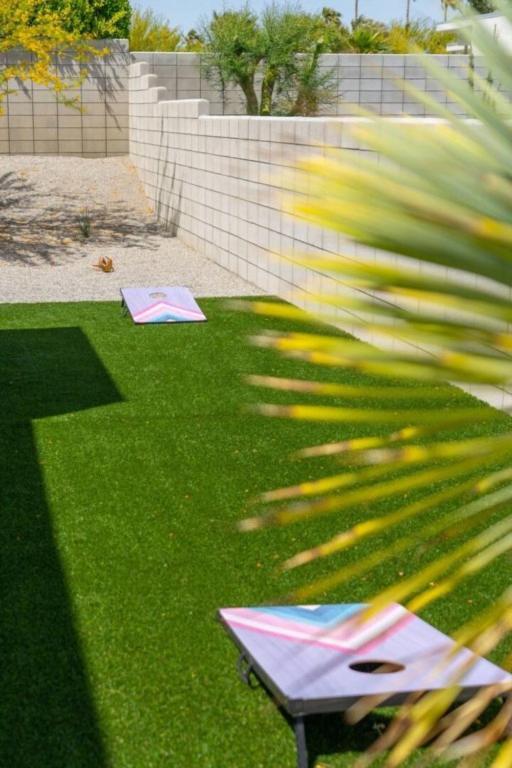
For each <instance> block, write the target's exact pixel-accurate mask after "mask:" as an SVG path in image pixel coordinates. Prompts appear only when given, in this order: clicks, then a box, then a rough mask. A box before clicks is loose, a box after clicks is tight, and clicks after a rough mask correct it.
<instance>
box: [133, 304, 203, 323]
mask: <svg viewBox="0 0 512 768" xmlns="http://www.w3.org/2000/svg"><path fill="white" fill-rule="evenodd" d="M166 310H167V311H169V312H172V313H173V314H177V315H180V316H182V317H194V318H195V317H198V318H201V319H202V318H204V315H203V313H202V312H197V311H196V310H193V309H184V308H183V307H177V306H175V305H173V304H169V303H168V302H166V301H158V302H156V304H151V305H150V306H149V307H145V308H144V309H141V311H140V312H137V313H136V314H135V315H134V316H133V318H134V320H145V319H146V318H147V317H154V316H155V315H157V314H160V313H161V312H165V311H166Z"/></svg>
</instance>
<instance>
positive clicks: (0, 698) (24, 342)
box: [0, 328, 121, 768]
mask: <svg viewBox="0 0 512 768" xmlns="http://www.w3.org/2000/svg"><path fill="white" fill-rule="evenodd" d="M0 359H1V360H2V365H1V367H0V391H1V392H2V416H1V421H2V424H1V429H0V451H1V461H0V516H1V517H0V649H1V659H2V663H1V666H0V722H1V727H0V765H2V766H13V767H14V766H16V768H34V767H35V766H37V767H38V768H103V766H106V756H105V751H104V747H103V745H102V739H101V733H100V728H99V725H98V722H97V717H96V713H95V708H94V703H93V700H92V696H91V691H90V689H89V683H88V679H87V672H86V669H85V665H84V660H83V657H82V652H81V647H80V640H79V638H78V636H77V632H76V629H75V626H74V620H73V607H72V604H71V599H70V594H69V589H68V586H67V584H66V577H65V573H64V571H63V567H62V564H61V561H60V557H59V552H58V549H57V545H56V537H55V532H54V529H53V525H52V520H51V514H50V509H49V508H48V505H47V502H46V498H45V489H44V481H43V477H42V473H41V467H40V464H39V461H38V448H37V444H36V440H35V436H34V432H33V428H32V424H31V421H32V420H33V419H43V418H45V417H49V416H58V415H63V414H67V413H72V412H75V411H78V410H82V409H86V408H91V407H96V406H101V405H107V404H109V403H113V402H117V401H119V400H120V399H121V396H120V394H119V392H118V391H117V389H116V387H115V385H114V383H113V382H112V380H111V379H110V377H109V375H108V373H107V372H106V370H105V368H104V367H103V365H102V363H101V361H100V360H99V359H98V357H97V356H96V354H95V352H94V350H93V348H92V347H91V345H90V344H89V342H88V340H87V338H86V337H85V335H84V334H83V333H82V331H81V330H80V329H78V328H56V329H42V330H12V331H11V330H4V331H0ZM70 428H71V427H70Z"/></svg>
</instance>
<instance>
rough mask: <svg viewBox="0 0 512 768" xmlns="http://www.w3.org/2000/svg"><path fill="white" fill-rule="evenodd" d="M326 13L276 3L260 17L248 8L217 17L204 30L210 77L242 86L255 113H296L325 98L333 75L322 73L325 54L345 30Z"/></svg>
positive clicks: (249, 107) (222, 82)
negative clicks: (258, 76) (259, 80)
mask: <svg viewBox="0 0 512 768" xmlns="http://www.w3.org/2000/svg"><path fill="white" fill-rule="evenodd" d="M324 10H326V11H327V14H325V13H320V14H309V13H305V12H304V11H302V10H301V9H300V8H297V7H295V6H288V5H278V4H277V3H272V4H271V5H268V6H267V7H266V8H265V9H264V11H263V13H262V14H261V17H260V18H258V17H257V16H256V15H255V14H253V13H252V11H250V10H249V8H248V7H245V8H243V9H242V10H240V11H224V12H223V13H214V15H213V18H212V19H211V21H210V22H209V23H208V24H207V25H206V26H205V28H204V30H203V37H204V40H205V55H204V61H205V67H206V72H207V75H208V76H209V77H210V79H214V80H216V81H217V83H220V84H226V85H227V84H229V83H234V84H236V85H238V86H239V87H240V88H241V90H242V92H243V94H244V96H245V101H246V109H247V114H250V115H251V114H252V115H255V114H261V115H270V114H273V113H274V114H276V113H279V114H290V113H293V114H295V113H297V110H298V109H299V108H300V105H303V106H304V105H307V104H309V105H310V106H311V105H313V104H314V103H316V102H318V101H319V100H325V99H326V98H327V95H328V92H329V82H328V81H329V77H328V76H326V77H323V76H320V73H319V72H318V69H319V56H320V54H321V53H323V52H324V51H326V50H331V49H332V48H334V47H335V46H338V45H340V44H341V43H340V41H341V38H342V36H343V33H344V28H343V27H342V25H341V23H336V19H335V18H334V17H333V16H332V13H329V9H324ZM338 22H339V20H338ZM331 46H332V48H331ZM257 72H259V73H261V76H262V83H261V89H260V93H259V97H258V93H257V90H256V74H257ZM315 89H316V95H315V94H314V93H313V91H314V90H315ZM306 93H307V95H306Z"/></svg>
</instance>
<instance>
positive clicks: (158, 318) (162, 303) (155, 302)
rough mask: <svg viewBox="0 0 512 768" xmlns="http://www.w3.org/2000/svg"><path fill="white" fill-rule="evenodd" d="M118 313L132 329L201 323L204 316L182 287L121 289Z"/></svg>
mask: <svg viewBox="0 0 512 768" xmlns="http://www.w3.org/2000/svg"><path fill="white" fill-rule="evenodd" d="M121 309H122V310H123V312H124V313H125V314H127V313H129V314H130V316H131V318H132V320H133V322H134V323H135V324H136V325H148V324H153V323H156V324H165V323H171V324H173V323H202V322H205V321H206V319H207V318H206V315H205V314H204V312H203V311H202V310H201V308H200V307H199V305H198V304H197V302H196V300H195V299H194V297H193V296H192V294H191V292H190V290H189V289H188V288H185V287H184V286H181V285H178V286H170V285H164V286H156V287H150V288H121Z"/></svg>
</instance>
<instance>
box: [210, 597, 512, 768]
mask: <svg viewBox="0 0 512 768" xmlns="http://www.w3.org/2000/svg"><path fill="white" fill-rule="evenodd" d="M365 607H366V606H365V605H363V604H358V603H348V604H337V605H297V606H291V605H288V606H262V607H255V608H223V609H222V610H220V611H219V618H220V620H221V622H222V623H223V625H224V626H225V627H226V629H227V630H228V632H229V634H230V635H231V636H232V638H233V640H234V641H235V643H236V644H237V645H238V646H239V648H240V650H241V655H240V658H239V672H240V674H241V677H242V679H243V680H244V681H245V682H246V683H249V682H250V675H251V673H254V674H255V675H256V677H257V678H259V680H260V682H262V683H263V685H264V686H265V687H266V688H267V689H268V690H269V691H270V692H271V693H272V694H273V696H274V697H275V698H276V699H277V701H278V702H279V704H280V705H281V706H282V707H283V708H284V709H285V710H286V711H287V712H288V714H289V715H290V716H291V717H292V719H293V723H294V730H295V737H296V742H297V765H298V767H299V768H308V754H307V745H306V732H305V725H304V718H305V717H306V716H307V715H312V714H321V713H328V712H343V711H345V710H346V709H348V708H349V707H350V706H351V705H352V704H354V703H355V702H356V701H358V700H359V699H360V698H361V697H363V696H378V697H381V701H382V703H384V702H385V704H386V706H393V705H397V704H401V703H403V702H404V701H405V699H406V698H407V697H408V696H409V695H410V694H411V693H421V692H426V691H433V690H437V689H441V688H446V687H448V686H449V685H451V684H453V682H454V675H455V674H456V673H457V671H459V672H460V671H464V674H463V675H462V677H461V678H460V679H458V685H459V686H460V688H461V692H460V695H459V699H458V700H459V701H464V700H465V699H468V698H470V697H471V696H472V695H473V694H474V693H476V692H477V691H478V690H480V689H481V688H484V687H487V686H490V685H496V684H503V688H504V689H506V686H507V684H509V685H510V683H511V682H512V676H511V675H509V674H508V673H507V672H505V671H504V670H503V669H500V667H497V666H495V665H494V664H491V662H489V661H487V660H486V659H483V658H481V657H479V656H476V655H475V654H474V653H472V652H471V651H469V650H468V649H466V648H463V649H461V650H460V651H458V652H457V653H456V654H454V656H453V657H452V658H451V659H450V661H447V652H449V651H450V650H451V649H453V647H454V645H455V642H454V641H453V640H452V639H451V638H449V637H448V636H447V635H444V634H443V633H442V632H439V630H437V629H435V628H434V627H432V626H431V625H430V624H427V623H426V622H425V621H423V620H422V619H420V618H418V617H417V616H415V615H414V614H412V613H410V612H409V611H407V610H406V609H405V608H403V607H402V606H401V605H398V604H397V603H394V604H391V605H389V606H387V607H386V608H385V609H383V610H381V611H380V612H379V613H378V614H376V615H374V616H373V617H372V618H371V619H368V620H366V621H364V622H363V621H362V619H361V616H360V614H361V612H362V611H363V610H364V608H365ZM471 662H473V663H471ZM466 665H467V666H466ZM497 695H499V693H497Z"/></svg>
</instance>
